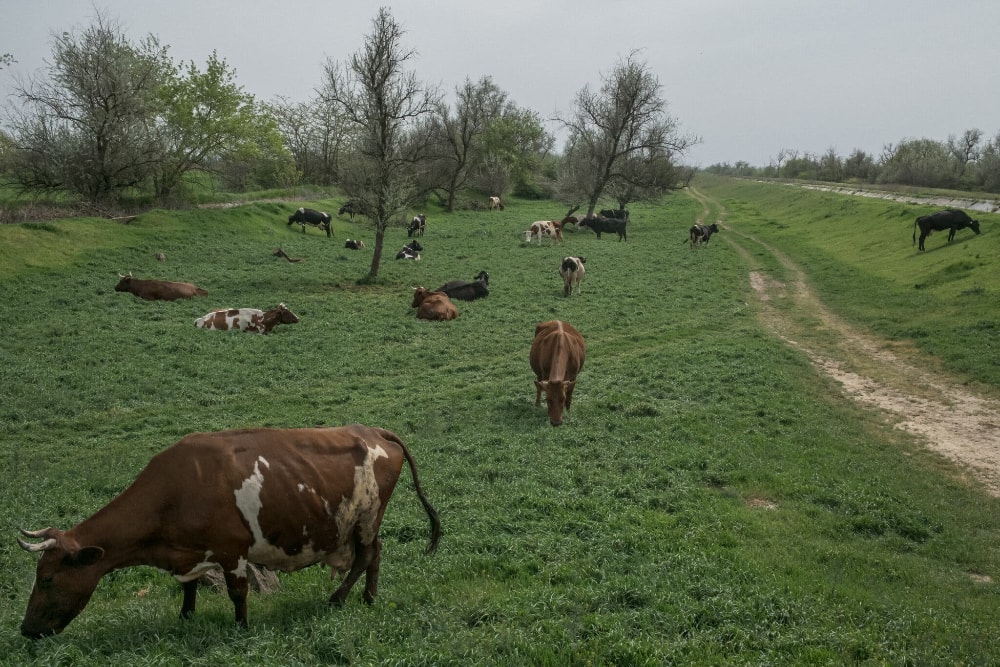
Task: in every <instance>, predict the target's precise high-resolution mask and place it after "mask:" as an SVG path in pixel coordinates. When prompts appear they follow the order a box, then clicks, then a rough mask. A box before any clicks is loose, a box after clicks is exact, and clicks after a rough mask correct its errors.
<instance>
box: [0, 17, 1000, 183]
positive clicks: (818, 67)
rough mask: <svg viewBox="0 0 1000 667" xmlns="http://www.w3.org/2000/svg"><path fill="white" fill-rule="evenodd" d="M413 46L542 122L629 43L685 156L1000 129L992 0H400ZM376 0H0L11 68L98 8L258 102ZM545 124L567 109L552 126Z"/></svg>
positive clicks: (308, 85) (343, 41)
mask: <svg viewBox="0 0 1000 667" xmlns="http://www.w3.org/2000/svg"><path fill="white" fill-rule="evenodd" d="M385 6H387V7H389V8H390V10H391V12H392V15H393V17H394V18H395V19H396V21H397V22H399V23H400V24H401V25H402V27H403V29H404V30H405V31H406V35H405V37H404V46H407V47H410V48H413V49H415V50H416V51H417V57H416V58H415V59H414V60H412V61H411V69H412V70H413V71H414V72H415V73H416V75H417V77H418V78H419V79H420V80H422V81H424V82H426V83H429V84H434V85H438V86H441V87H442V88H443V89H444V90H446V91H453V90H454V88H455V86H457V85H459V84H461V83H462V82H464V81H465V79H466V78H471V79H472V80H478V79H479V78H480V77H482V76H484V75H489V76H492V77H493V80H494V82H495V83H496V84H497V85H498V86H499V87H500V88H502V89H503V90H505V91H506V92H507V93H508V94H509V95H510V97H511V98H512V99H513V100H514V101H515V102H516V103H517V104H518V105H519V106H522V107H528V108H531V109H533V110H535V111H536V112H537V113H538V114H539V115H540V116H541V117H542V118H543V119H549V118H551V117H553V116H555V115H557V114H562V115H567V114H568V113H569V112H570V110H571V108H572V102H573V99H574V97H575V96H576V93H577V92H578V91H579V90H580V89H581V88H583V87H584V86H585V85H588V84H589V85H590V86H591V87H592V88H594V89H596V88H598V87H599V86H600V84H601V76H602V75H603V74H606V73H607V72H609V71H610V70H611V69H612V68H613V67H614V65H615V64H616V63H617V62H618V61H619V60H621V59H622V58H624V57H627V56H628V54H629V53H630V52H631V51H633V50H639V51H640V58H641V59H642V60H644V61H646V63H647V64H648V66H649V68H650V69H651V70H652V72H653V73H654V74H655V75H656V77H657V78H658V79H659V82H660V84H661V86H662V95H663V98H664V99H665V100H666V101H667V103H668V110H669V113H670V115H671V116H673V117H674V118H675V119H676V120H677V121H678V122H679V124H680V127H681V129H682V131H683V132H685V133H690V134H693V135H697V136H699V137H701V139H702V142H701V144H699V145H698V146H696V147H695V148H694V149H692V150H691V151H690V152H689V154H688V155H687V157H686V160H685V161H686V162H687V163H689V164H692V165H695V166H703V167H704V166H709V165H711V164H715V163H718V162H730V163H733V162H736V161H738V160H745V161H747V162H749V163H750V164H753V165H757V166H763V165H766V164H768V163H769V162H770V161H771V160H772V159H773V158H774V157H775V156H776V155H777V154H778V152H779V151H780V150H781V149H783V148H789V149H793V150H797V151H798V152H799V153H806V152H808V153H813V154H822V153H825V152H826V151H827V150H828V149H830V148H833V149H834V150H835V151H836V152H837V153H838V154H839V155H841V156H842V157H845V156H847V155H848V154H850V153H851V152H852V151H853V150H854V149H856V148H859V149H861V150H864V151H866V152H868V153H871V154H873V155H875V156H878V154H879V153H880V152H881V150H882V147H883V146H884V145H885V144H888V143H897V142H899V141H900V140H902V139H919V138H928V139H934V140H937V141H944V140H946V139H947V138H948V136H949V135H961V134H962V133H963V132H964V131H965V130H968V129H972V128H978V129H980V130H982V131H983V133H984V135H985V136H986V137H988V138H992V137H995V136H996V135H997V134H998V133H1000V34H998V28H1000V1H998V0H942V1H938V0H617V1H614V0H501V1H500V2H487V1H481V0H396V1H395V2H386V3H385ZM378 7H379V3H371V4H369V3H365V2H360V1H358V0H354V1H344V0H284V1H283V2H274V1H266V2H265V1H263V0H159V2H143V1H142V0H94V2H90V1H89V0H86V1H85V0H39V1H36V0H0V54H2V53H11V54H12V55H13V56H14V57H15V59H16V60H17V61H18V62H17V63H16V64H14V65H13V66H12V67H10V68H7V69H5V70H4V71H2V72H0V102H2V103H4V104H8V103H10V102H11V98H10V97H9V96H8V95H9V93H10V92H11V90H12V84H13V83H14V78H13V77H14V75H15V74H19V75H21V76H25V75H35V74H44V60H49V59H50V57H51V53H52V35H53V33H61V32H63V31H71V32H72V31H74V30H75V31H79V30H82V29H84V28H86V27H87V26H88V25H90V24H91V23H92V22H93V17H94V16H95V11H96V10H95V8H96V9H100V10H101V11H103V12H104V13H105V15H106V16H107V17H109V18H112V19H115V20H117V21H118V22H119V23H120V25H121V26H122V28H123V30H124V32H125V33H126V34H127V35H128V36H129V38H130V39H131V40H132V41H134V42H137V41H139V40H140V39H141V38H142V37H144V36H145V35H147V34H153V35H156V36H157V37H158V38H159V40H160V43H161V44H163V45H169V47H170V49H169V54H170V55H171V56H172V57H173V58H174V59H175V60H183V61H189V60H194V61H195V62H196V63H197V64H198V65H200V66H204V63H205V60H206V58H207V57H208V55H209V54H210V53H211V52H212V50H213V49H214V50H216V51H217V52H218V54H219V55H220V56H221V57H223V58H225V60H226V61H227V62H228V63H229V65H230V66H231V67H232V68H234V69H235V70H236V73H237V79H238V81H239V83H240V84H242V85H243V87H244V88H245V90H246V91H247V92H250V93H252V94H253V95H255V96H256V97H257V98H258V99H262V100H271V99H273V98H274V97H275V96H279V95H280V96H284V97H286V98H289V99H290V100H292V101H304V100H306V99H308V98H309V97H310V96H312V94H313V92H314V90H315V89H316V88H317V87H319V85H320V84H321V82H322V76H323V63H324V62H326V61H327V59H332V60H334V61H344V60H345V59H347V58H348V57H349V56H350V55H352V54H353V53H355V52H357V51H358V50H359V48H361V46H362V44H363V42H364V38H365V36H366V35H368V34H370V33H371V30H372V19H373V18H374V17H375V15H376V13H377V11H378ZM547 126H548V127H549V129H550V130H551V131H553V132H554V131H555V130H556V129H557V127H558V126H557V125H556V124H548V125H547Z"/></svg>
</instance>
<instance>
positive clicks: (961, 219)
mask: <svg viewBox="0 0 1000 667" xmlns="http://www.w3.org/2000/svg"><path fill="white" fill-rule="evenodd" d="M917 227H920V249H921V250H923V249H924V239H925V238H927V237H928V236H930V235H931V232H940V231H944V230H945V229H947V230H949V231H948V243H951V242H952V240H953V239H954V238H955V232H957V231H958V230H959V229H965V228H966V227H968V228H969V229H971V230H972V231H974V232H975V233H976V234H978V233H979V221H978V220H973V219H972V218H970V217H969V215H968V214H967V213H966V212H965V211H961V210H959V209H957V208H947V209H945V210H943V211H938V212H937V213H931V214H930V215H922V216H920V217H919V218H917V219H916V221H914V223H913V242H914V243H916V242H917Z"/></svg>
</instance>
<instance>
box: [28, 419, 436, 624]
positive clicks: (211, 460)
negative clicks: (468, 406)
mask: <svg viewBox="0 0 1000 667" xmlns="http://www.w3.org/2000/svg"><path fill="white" fill-rule="evenodd" d="M404 461H405V462H406V463H408V464H409V467H410V474H411V476H412V477H413V486H414V488H415V489H416V492H417V497H418V498H419V500H420V502H421V504H423V506H424V511H425V512H426V513H427V516H428V518H429V519H430V544H429V546H428V549H427V551H428V553H430V552H433V551H434V550H435V549H436V548H437V545H438V541H439V539H440V537H441V522H440V519H439V518H438V515H437V512H436V511H435V510H434V508H433V507H431V505H430V503H429V502H428V501H427V499H426V498H425V497H424V494H423V491H422V490H421V488H420V482H419V479H418V477H417V467H416V463H415V462H414V460H413V457H412V455H411V454H410V452H409V450H408V449H407V447H406V445H405V444H404V443H403V441H402V440H400V439H399V438H398V437H397V436H396V435H395V434H393V433H392V432H390V431H387V430H385V429H381V428H372V427H368V426H362V425H361V424H354V425H352V426H341V427H330V428H302V429H249V430H241V431H223V432H219V433H194V434H191V435H188V436H186V437H184V438H183V439H181V440H180V442H178V443H177V444H175V445H174V446H172V447H170V448H168V449H166V450H164V451H163V452H161V453H160V454H158V455H156V456H155V457H153V459H152V460H151V461H150V462H149V464H148V465H147V466H146V468H145V469H144V470H143V471H142V472H140V473H139V476H138V477H137V478H136V479H135V481H134V482H133V483H132V485H131V486H129V487H128V488H127V489H125V491H123V492H122V493H121V495H119V496H118V497H117V498H115V499H114V500H112V501H111V502H110V503H108V504H107V505H106V506H104V507H103V508H102V509H101V510H99V511H98V512H97V513H96V514H94V515H93V516H91V517H90V518H88V519H85V520H84V521H83V522H81V523H79V524H78V525H76V526H74V527H73V528H70V529H69V530H66V531H62V530H58V529H56V528H45V529H44V530H36V531H25V530H22V531H21V533H22V534H23V535H24V536H26V537H30V538H34V539H36V540H40V541H39V542H34V543H28V542H25V541H24V540H21V539H20V538H19V539H18V540H17V541H18V544H20V546H21V547H22V548H23V549H25V550H27V551H31V552H38V553H41V554H42V556H41V558H40V559H39V561H38V566H37V570H36V576H35V583H34V586H33V587H32V590H31V598H30V599H29V600H28V608H27V611H26V613H25V616H24V621H23V622H22V623H21V633H22V634H23V635H25V636H27V637H31V638H39V637H42V636H45V635H51V634H55V633H58V632H61V631H62V630H63V628H65V627H66V625H67V624H69V622H70V621H72V620H73V619H74V618H75V617H76V616H77V615H78V614H79V613H80V612H81V611H82V610H83V608H84V607H85V606H86V605H87V602H88V600H89V599H90V596H91V594H93V592H94V589H95V588H96V587H97V583H98V581H100V579H101V577H103V576H104V575H106V574H108V573H109V572H112V571H114V570H118V569H121V568H125V567H130V566H133V565H150V566H153V567H156V568H159V569H161V570H164V571H166V572H168V573H169V574H172V575H173V576H174V577H175V578H176V579H177V580H178V581H180V582H181V584H182V586H183V589H184V601H183V603H182V605H181V616H182V617H184V618H186V617H188V616H190V615H191V614H192V613H193V612H194V610H195V597H196V593H197V586H198V581H197V580H198V577H199V576H201V575H202V574H203V573H204V572H206V571H207V570H210V569H213V568H222V570H223V573H224V576H225V580H226V587H227V588H228V591H229V598H230V599H231V600H232V601H233V605H234V607H235V611H236V622H237V623H239V624H240V625H243V626H246V624H247V565H248V564H249V563H254V564H256V565H260V566H263V567H267V568H269V569H272V570H281V571H284V572H291V571H294V570H298V569H301V568H304V567H308V566H310V565H314V564H316V563H324V564H326V565H328V566H329V567H330V569H331V570H332V572H333V573H334V574H336V573H337V572H345V571H346V572H348V574H347V575H346V577H345V578H344V580H343V582H342V583H341V585H340V587H339V588H337V590H336V591H335V592H334V593H333V595H332V597H331V598H330V604H336V605H340V604H343V603H344V600H345V599H346V597H347V595H348V593H349V592H350V590H351V588H352V587H353V586H354V584H355V582H357V580H358V579H359V578H360V576H361V575H362V574H365V575H366V576H365V593H364V599H365V601H366V602H368V603H369V604H370V603H371V602H372V601H373V600H374V598H375V595H376V593H377V592H378V574H379V563H380V560H381V554H382V541H381V539H380V538H379V527H380V526H381V524H382V517H383V516H384V514H385V510H386V505H387V503H388V502H389V498H390V497H391V496H392V492H393V489H394V488H395V486H396V482H397V481H398V479H399V475H400V473H401V471H402V468H403V462H404Z"/></svg>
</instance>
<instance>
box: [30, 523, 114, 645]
mask: <svg viewBox="0 0 1000 667" xmlns="http://www.w3.org/2000/svg"><path fill="white" fill-rule="evenodd" d="M21 534H23V535H24V536H25V537H32V538H36V539H41V540H42V541H41V542H37V543H33V544H29V543H28V542H25V541H24V540H22V539H20V538H18V540H17V543H18V544H19V545H21V548H22V549H24V550H25V551H31V552H40V553H41V554H42V557H41V558H40V559H39V561H38V567H37V568H36V570H35V585H34V586H33V587H32V589H31V598H30V599H29V600H28V609H27V611H26V612H25V613H24V621H22V622H21V634H22V635H24V636H25V637H29V638H31V639H38V638H39V637H44V636H46V635H54V634H56V633H58V632H62V630H63V628H65V627H66V626H67V625H69V622H70V621H72V620H73V619H74V618H76V616H77V614H79V613H80V612H81V611H83V608H84V607H86V606H87V602H88V601H90V596H91V595H92V594H93V593H94V589H95V588H97V582H98V581H100V579H101V577H102V576H103V575H104V573H105V572H106V571H107V570H106V568H105V567H102V565H103V564H102V562H101V561H102V559H103V558H104V549H102V548H100V547H92V546H91V547H87V546H81V545H80V544H79V543H78V542H77V541H76V540H74V539H72V538H70V537H67V536H66V535H65V534H64V533H63V532H62V531H61V530H58V529H55V528H46V529H44V530H37V531H27V530H22V531H21Z"/></svg>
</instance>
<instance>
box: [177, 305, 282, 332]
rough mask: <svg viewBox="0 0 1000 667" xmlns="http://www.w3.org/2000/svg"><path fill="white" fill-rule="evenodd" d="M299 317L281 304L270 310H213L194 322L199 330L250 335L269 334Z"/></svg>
mask: <svg viewBox="0 0 1000 667" xmlns="http://www.w3.org/2000/svg"><path fill="white" fill-rule="evenodd" d="M298 321H299V316H298V315H296V314H295V313H293V312H292V311H290V310H288V307H287V306H285V304H283V303H279V304H278V307H277V308H272V309H271V310H268V311H264V310H257V309H256V308H230V309H228V310H213V311H212V312H210V313H208V314H207V315H202V316H201V317H199V318H198V319H196V320H195V321H194V325H195V326H196V327H199V328H201V329H218V330H219V331H230V330H234V331H235V330H239V331H249V332H251V333H259V334H267V333H271V331H272V330H273V329H274V327H276V326H278V325H279V324H295V323H296V322H298Z"/></svg>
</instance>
